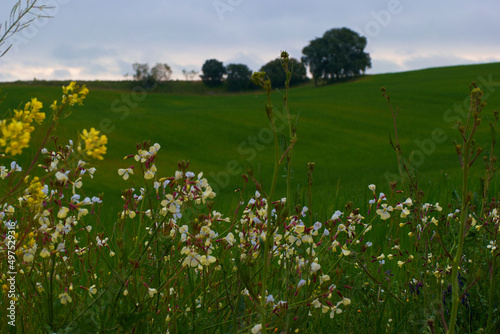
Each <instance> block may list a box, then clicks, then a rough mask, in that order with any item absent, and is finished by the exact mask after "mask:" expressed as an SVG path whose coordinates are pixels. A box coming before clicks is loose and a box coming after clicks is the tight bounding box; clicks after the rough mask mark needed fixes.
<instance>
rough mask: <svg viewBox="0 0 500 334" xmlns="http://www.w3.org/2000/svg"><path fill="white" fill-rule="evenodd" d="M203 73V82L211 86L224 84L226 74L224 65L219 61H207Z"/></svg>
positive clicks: (202, 69)
mask: <svg viewBox="0 0 500 334" xmlns="http://www.w3.org/2000/svg"><path fill="white" fill-rule="evenodd" d="M201 71H202V72H203V74H201V75H200V77H201V80H203V82H204V83H205V84H207V85H209V86H210V85H211V86H216V85H220V84H222V82H223V78H224V74H226V69H225V67H224V64H223V63H222V62H221V61H218V60H217V59H208V60H206V61H205V63H204V64H203V66H202V68H201Z"/></svg>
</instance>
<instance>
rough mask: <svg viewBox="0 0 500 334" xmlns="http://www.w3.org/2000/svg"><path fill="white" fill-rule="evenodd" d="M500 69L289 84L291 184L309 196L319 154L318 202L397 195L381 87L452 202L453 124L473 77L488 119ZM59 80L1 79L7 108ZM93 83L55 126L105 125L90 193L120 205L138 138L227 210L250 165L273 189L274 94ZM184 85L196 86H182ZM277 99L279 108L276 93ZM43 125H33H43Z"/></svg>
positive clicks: (404, 134) (430, 184) (45, 96)
mask: <svg viewBox="0 0 500 334" xmlns="http://www.w3.org/2000/svg"><path fill="white" fill-rule="evenodd" d="M499 70H500V63H493V64H483V65H468V66H454V67H444V68H432V69H425V70H419V71H411V72H403V73H390V74H380V75H368V76H364V77H361V78H359V79H357V80H355V81H352V82H347V83H339V84H333V85H327V86H320V87H314V86H312V85H306V86H302V87H297V88H293V89H291V91H290V110H291V113H292V114H293V115H297V116H298V123H297V135H298V142H297V144H296V147H295V151H294V161H293V183H292V184H293V187H294V189H297V190H298V194H299V196H301V194H302V189H303V187H304V185H306V184H307V183H306V182H307V174H306V169H307V162H311V161H314V162H315V163H316V169H315V171H314V185H313V194H314V196H315V198H317V199H321V200H320V201H319V203H321V204H319V205H321V207H319V208H317V209H318V210H321V211H323V210H325V211H327V212H331V210H332V209H336V208H337V207H339V206H340V205H343V203H344V202H345V201H346V200H354V198H355V199H356V200H358V201H361V202H363V201H364V198H365V197H364V196H368V195H369V191H368V190H367V185H368V184H370V183H375V184H377V185H378V186H379V189H381V190H384V189H385V190H386V191H388V182H387V180H388V178H387V176H386V174H388V175H396V174H397V173H398V172H397V164H396V155H395V152H394V150H393V149H392V148H391V146H390V145H389V136H388V134H389V133H391V136H392V137H393V138H394V134H393V132H394V128H393V124H392V115H391V111H390V109H389V106H388V104H387V102H386V101H385V99H384V98H383V97H382V95H381V92H380V88H381V87H382V86H384V87H386V89H387V91H388V92H389V94H390V96H391V102H392V104H393V107H394V108H395V109H399V110H400V113H399V116H398V118H397V122H398V131H399V138H400V143H401V145H402V150H403V153H404V154H405V156H406V157H407V158H408V157H409V155H410V154H411V153H412V152H413V154H414V155H413V158H412V161H413V162H414V166H416V167H417V168H418V173H419V183H420V185H421V188H422V189H423V190H424V191H426V192H429V193H433V192H434V193H436V195H439V196H438V198H443V199H446V198H447V197H446V196H449V193H450V192H451V191H452V190H453V185H454V184H455V181H456V175H458V173H459V171H460V168H459V162H458V158H457V155H456V153H455V149H454V144H453V140H458V139H459V136H458V132H457V131H456V129H454V128H453V127H454V125H455V124H456V121H457V120H458V119H460V117H462V116H461V113H462V115H463V114H464V113H465V112H466V111H467V109H466V106H464V102H467V99H468V93H469V88H468V85H469V84H470V83H471V82H472V81H476V82H477V83H478V85H479V87H481V88H483V89H484V91H485V94H486V97H487V101H488V106H487V107H486V110H485V112H484V115H483V122H488V121H489V120H491V119H492V111H493V110H495V109H497V108H498V106H500V95H499V94H498V93H497V90H498V89H499V88H498V87H499V85H500V83H497V82H496V81H495V80H497V78H496V77H495V76H493V74H494V73H499ZM62 84H67V83H63V82H61V83H50V84H48V83H46V82H43V81H38V82H32V83H3V84H1V86H0V88H1V89H2V94H3V95H4V96H5V100H4V102H3V103H2V110H3V111H4V112H5V111H6V110H8V109H12V108H15V107H17V106H18V105H19V103H20V102H21V101H24V102H26V101H28V100H29V99H30V98H31V97H37V98H38V99H39V100H41V101H42V102H43V103H44V106H45V108H47V110H46V112H47V111H48V106H49V105H50V103H51V102H52V101H53V100H54V99H56V98H58V97H59V96H60V94H61V91H60V86H61V85H62ZM86 84H87V86H88V88H89V89H90V94H89V96H88V98H87V99H86V101H85V105H84V106H83V107H80V108H75V109H74V111H73V113H72V114H71V116H70V117H69V118H67V119H64V120H62V121H61V122H60V123H59V128H58V129H57V130H58V135H59V142H60V143H65V142H66V140H67V139H69V138H73V139H76V136H77V132H78V131H81V130H82V129H83V128H87V129H89V128H90V127H95V128H96V129H100V130H102V131H103V132H104V133H105V134H106V135H107V136H108V138H109V145H108V154H107V155H106V157H105V160H104V161H102V162H101V161H98V162H95V164H96V166H97V168H98V173H97V176H96V181H97V182H96V183H95V184H93V185H91V184H88V185H87V186H86V187H87V188H86V191H87V192H89V193H92V194H95V193H96V192H102V193H104V200H105V201H108V203H109V202H112V203H115V205H119V202H118V201H117V198H119V194H120V190H121V189H124V188H126V187H128V186H129V185H128V184H127V183H126V182H125V181H123V180H122V179H121V178H120V177H119V176H118V175H117V169H118V168H125V167H129V164H131V163H132V162H133V161H131V160H127V161H124V160H123V157H124V156H126V155H128V154H133V153H135V151H136V148H135V146H136V143H138V142H141V141H143V140H151V142H152V143H154V142H158V143H159V144H160V145H161V146H162V149H161V151H160V154H159V157H158V158H159V160H158V162H157V167H158V169H159V175H160V176H169V175H171V174H172V173H173V171H175V169H176V166H177V161H179V160H189V161H190V169H191V170H192V171H193V172H195V173H198V172H200V171H203V172H204V175H205V176H206V177H207V178H208V180H209V182H210V183H211V184H212V186H213V188H214V189H215V190H216V191H217V193H218V197H219V200H218V205H228V206H229V205H230V203H232V202H233V201H234V200H235V198H236V197H235V196H234V190H235V189H237V188H240V187H241V186H242V184H243V182H242V178H241V177H240V174H241V173H243V172H245V171H246V170H247V169H248V168H250V167H252V168H253V169H254V171H255V174H256V177H257V178H258V179H259V180H260V179H261V180H262V182H263V184H264V187H265V188H268V187H269V184H270V178H271V176H272V169H273V163H272V161H273V160H272V156H273V153H272V147H273V146H272V145H273V144H272V141H271V132H270V130H269V125H268V120H267V117H266V115H265V112H264V103H265V100H266V98H265V95H264V94H263V93H260V91H257V90H256V91H252V92H250V93H241V94H235V95H231V94H227V93H224V92H223V91H222V90H215V91H210V90H209V89H207V88H204V87H203V86H201V83H189V85H188V83H182V82H171V83H168V86H160V87H157V88H155V89H150V90H145V89H144V88H142V87H140V86H134V85H133V83H130V82H128V83H127V82H125V83H123V82H116V83H109V82H108V83H107V82H88V83H86ZM172 87H177V88H172ZM182 87H184V91H187V92H188V93H180V92H179V91H182ZM186 87H187V88H186ZM169 92H174V93H169ZM274 107H275V109H276V111H277V113H278V114H280V113H282V108H283V106H282V102H281V99H280V93H279V92H277V91H276V92H275V93H274ZM279 127H280V124H279V123H278V128H279ZM282 128H283V129H285V127H284V126H282ZM482 129H483V131H484V132H483V133H480V134H479V137H478V138H479V140H484V141H486V140H487V139H488V138H489V131H488V127H487V126H484V127H482ZM41 130H42V129H38V130H37V132H36V133H38V134H41V133H43V131H41ZM286 130H287V129H286ZM433 131H434V137H433ZM36 133H35V135H36ZM436 140H437V142H436ZM34 147H35V145H34V144H33V145H32V148H34ZM282 174H283V175H284V174H285V172H283V173H282ZM389 179H390V178H389ZM473 180H474V178H473ZM283 181H284V180H283ZM473 182H474V181H473ZM281 185H283V187H280V185H278V187H279V188H278V190H279V191H280V192H281V194H283V192H284V185H285V182H282V183H281ZM436 185H439V187H436ZM442 185H444V186H442ZM339 196H340V197H339ZM443 196H444V197H443ZM114 211H115V212H116V211H117V210H114Z"/></svg>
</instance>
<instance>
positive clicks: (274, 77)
mask: <svg viewBox="0 0 500 334" xmlns="http://www.w3.org/2000/svg"><path fill="white" fill-rule="evenodd" d="M288 68H289V69H290V70H291V71H292V77H291V79H290V85H291V86H293V85H297V84H300V83H303V82H305V81H306V80H307V75H306V67H305V66H304V64H302V63H301V62H300V61H298V60H297V59H295V58H290V60H289V62H288ZM260 71H261V72H266V74H267V76H268V77H269V79H270V80H271V83H272V85H273V86H274V87H285V81H286V73H285V70H284V69H283V65H282V63H281V59H280V58H276V59H275V60H271V61H270V62H268V63H267V64H265V65H264V66H262V67H261V68H260Z"/></svg>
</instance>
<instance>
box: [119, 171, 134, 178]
mask: <svg viewBox="0 0 500 334" xmlns="http://www.w3.org/2000/svg"><path fill="white" fill-rule="evenodd" d="M129 174H134V170H133V169H132V168H120V169H118V175H120V176H122V177H123V179H124V180H128V178H129Z"/></svg>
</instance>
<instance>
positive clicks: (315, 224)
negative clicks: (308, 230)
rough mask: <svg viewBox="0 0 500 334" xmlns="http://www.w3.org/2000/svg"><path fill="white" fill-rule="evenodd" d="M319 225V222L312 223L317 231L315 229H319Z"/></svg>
mask: <svg viewBox="0 0 500 334" xmlns="http://www.w3.org/2000/svg"><path fill="white" fill-rule="evenodd" d="M321 226H322V224H321V223H320V222H316V223H314V226H313V228H314V230H315V231H317V230H319V229H320V228H321Z"/></svg>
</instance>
